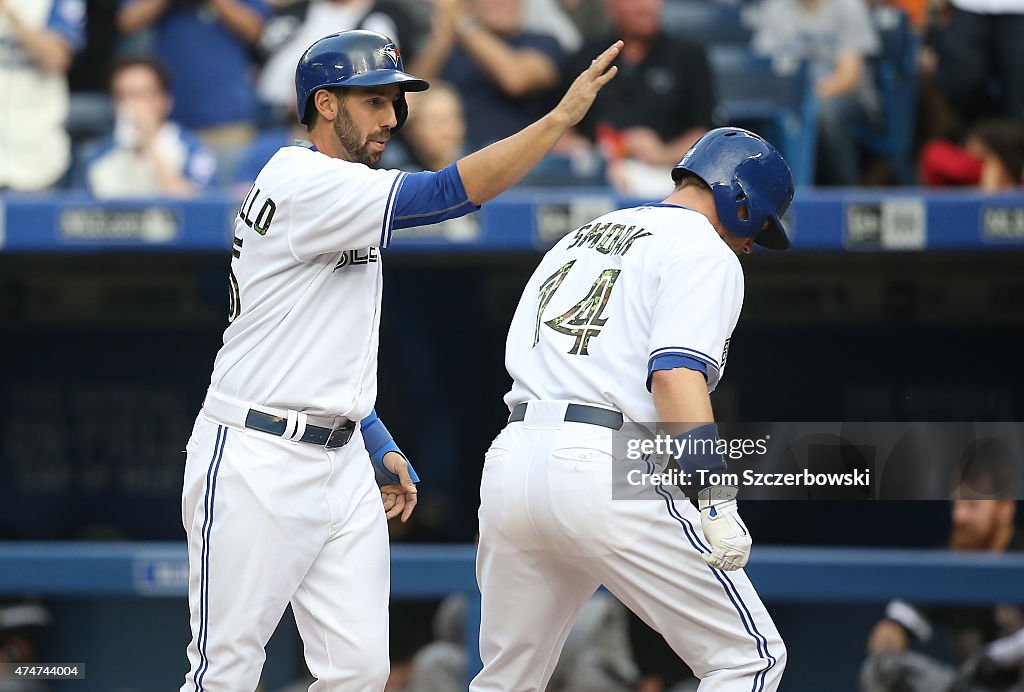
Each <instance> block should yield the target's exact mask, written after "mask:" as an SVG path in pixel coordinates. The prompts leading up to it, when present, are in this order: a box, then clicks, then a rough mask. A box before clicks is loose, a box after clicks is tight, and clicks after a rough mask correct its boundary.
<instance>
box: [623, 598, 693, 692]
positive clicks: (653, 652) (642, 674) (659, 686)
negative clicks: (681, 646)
mask: <svg viewBox="0 0 1024 692" xmlns="http://www.w3.org/2000/svg"><path fill="white" fill-rule="evenodd" d="M629 644H630V646H631V647H632V649H633V655H634V657H635V658H636V665H637V669H638V675H639V681H638V682H637V685H636V688H635V689H636V692H665V691H666V690H671V691H672V692H682V691H683V690H687V691H690V690H696V689H697V686H698V685H699V684H700V681H699V680H698V679H697V678H696V677H695V676H694V674H693V671H691V670H690V668H689V667H688V666H687V665H686V664H685V663H684V662H683V661H682V659H680V658H679V656H678V655H676V652H674V651H673V650H672V647H670V646H669V645H668V643H667V642H666V641H665V638H664V637H662V636H661V634H659V633H658V632H657V631H656V630H653V629H651V628H650V627H649V626H648V625H647V623H645V622H644V621H643V620H641V619H640V617H639V616H638V615H636V614H635V613H633V612H630V613H629Z"/></svg>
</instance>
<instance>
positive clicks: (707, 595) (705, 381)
mask: <svg viewBox="0 0 1024 692" xmlns="http://www.w3.org/2000/svg"><path fill="white" fill-rule="evenodd" d="M672 179H673V180H674V181H675V183H676V188H675V191H674V192H673V193H672V194H671V195H669V197H668V198H667V199H665V200H664V201H663V202H662V203H660V204H648V205H644V206H641V207H635V208H631V209H622V210H619V211H613V212H611V213H609V214H606V215H605V216H602V217H600V218H598V219H595V220H594V221H592V222H591V223H588V224H586V225H585V226H583V227H581V228H578V229H576V230H575V231H573V232H570V233H569V234H568V235H566V236H565V237H564V238H562V240H561V241H559V242H558V243H557V244H556V245H555V246H554V247H553V248H552V249H551V250H550V251H549V252H548V253H547V254H546V255H545V256H544V258H543V259H542V260H541V263H540V266H538V268H537V270H536V271H535V272H534V274H533V277H532V278H531V279H530V280H529V282H528V283H527V285H526V289H525V291H524V293H523V296H522V299H521V300H520V302H519V306H518V308H517V309H516V312H515V316H514V318H513V320H512V325H511V327H510V329H509V334H508V342H507V346H506V356H505V362H506V366H507V368H508V372H509V374H510V375H511V376H512V379H513V384H512V389H511V391H509V393H508V394H507V395H506V396H505V403H506V404H508V407H509V410H510V412H511V415H510V417H509V423H508V425H507V426H506V427H505V429H504V430H503V431H502V432H501V433H500V434H499V435H498V437H497V438H496V439H495V440H494V442H493V443H492V445H491V447H490V449H489V451H488V452H487V456H486V461H485V464H484V470H483V478H482V481H481V488H480V546H479V551H478V554H477V578H478V581H479V583H480V590H481V593H482V598H483V600H482V612H481V615H482V620H481V632H480V653H481V656H482V658H483V663H484V668H483V670H482V671H481V672H480V674H479V675H478V676H477V677H476V679H475V680H474V681H473V683H472V685H471V687H470V689H471V690H473V691H474V692H509V691H511V690H515V691H516V692H526V691H527V690H544V689H545V687H546V685H547V682H548V679H549V678H550V676H551V672H552V669H553V668H554V666H555V663H556V662H557V660H558V655H559V652H560V651H561V648H562V645H563V644H564V642H565V639H566V636H567V635H568V634H569V631H570V629H571V628H572V624H573V622H574V620H575V619H576V616H577V614H578V613H579V611H580V608H581V606H582V605H583V603H584V602H585V601H586V600H587V599H588V598H590V596H591V594H593V593H594V591H595V590H596V589H597V588H598V587H599V586H601V585H604V586H605V587H607V588H608V590H609V591H611V592H612V593H613V594H614V595H615V596H616V597H617V598H618V599H619V600H620V601H622V603H624V604H625V605H626V606H627V607H629V608H630V609H631V610H633V612H635V613H636V614H637V615H638V616H640V617H641V618H642V619H643V620H644V621H645V622H647V623H648V624H649V625H650V626H651V627H653V628H654V629H656V630H658V631H659V632H660V633H661V634H662V635H663V636H664V637H665V639H666V640H667V642H668V643H669V645H671V646H672V648H673V650H674V651H675V652H676V653H677V654H678V655H679V656H680V657H681V658H682V659H683V660H685V661H686V663H687V664H688V665H689V666H690V668H691V669H692V670H693V671H694V673H695V674H696V675H697V676H698V677H699V678H701V684H700V690H701V691H702V692H712V691H715V692H741V691H742V692H761V691H763V690H775V689H777V688H778V686H779V681H780V678H781V676H782V670H783V668H784V666H785V661H786V650H785V647H784V645H783V643H782V639H781V638H780V636H779V633H778V631H777V630H776V628H775V625H774V624H773V623H772V620H771V618H770V617H769V615H768V612H767V611H766V610H765V608H764V606H763V605H762V603H761V601H760V600H759V599H758V597H757V594H756V593H755V591H754V589H753V587H752V586H751V584H750V581H749V580H748V579H747V577H746V575H745V574H744V573H743V572H742V571H740V570H741V568H742V567H743V566H744V565H745V564H746V562H747V557H748V555H749V553H750V546H751V540H750V534H749V532H748V531H747V528H746V526H745V525H744V524H743V521H742V520H741V519H740V515H739V513H738V510H737V505H736V488H729V487H721V486H717V487H704V488H700V489H699V494H698V495H697V502H698V505H699V510H698V508H695V507H694V506H693V505H692V504H691V503H690V502H688V501H686V499H685V497H683V496H682V495H681V494H680V493H674V492H669V491H668V490H666V489H665V488H662V487H657V486H656V489H655V490H649V491H645V492H646V493H648V494H647V495H644V494H643V493H641V494H640V495H639V496H636V495H632V496H630V497H640V498H643V497H647V498H648V499H649V500H652V501H646V502H644V501H630V500H629V499H619V500H615V501H613V494H612V487H613V482H616V483H617V485H616V487H617V488H622V487H623V485H624V481H625V479H626V478H629V477H633V475H632V474H629V473H628V471H629V470H639V471H641V472H644V471H645V472H646V473H648V474H650V473H652V472H653V471H655V467H654V465H653V464H652V463H651V462H650V461H648V460H646V459H642V460H638V461H636V462H635V465H636V466H638V467H639V468H638V469H630V468H629V466H628V465H625V464H624V462H623V461H622V455H621V450H624V449H625V446H626V445H625V444H624V442H625V439H624V438H625V437H626V435H627V432H626V428H625V427H624V426H626V425H631V426H634V427H636V426H646V427H648V428H651V427H657V426H658V425H660V426H661V427H663V429H664V430H665V431H666V432H668V433H670V434H672V435H675V436H677V439H678V438H679V437H682V438H684V439H683V440H680V441H681V442H683V441H689V442H702V444H700V445H697V444H689V445H687V449H686V450H685V451H684V453H683V454H681V455H680V456H679V457H678V458H676V460H675V461H676V462H677V463H678V465H679V466H680V467H681V469H682V471H684V472H686V473H689V474H690V478H692V479H697V478H699V477H700V474H699V473H698V471H699V470H705V471H722V470H724V468H725V462H724V460H723V459H722V457H721V455H716V454H714V453H701V452H706V451H707V450H711V452H713V450H714V449H715V447H716V446H717V442H718V439H719V438H718V432H717V428H716V426H715V424H714V416H713V414H712V410H711V400H710V397H709V394H710V393H711V392H712V391H713V390H714V389H715V386H716V385H717V384H718V382H719V381H720V380H721V378H722V375H723V373H724V370H725V360H726V352H727V348H728V343H729V337H730V335H731V334H732V331H733V328H734V327H735V326H736V321H737V320H738V319H739V314H740V307H741V305H742V302H743V271H742V269H741V267H740V262H739V259H738V256H739V255H740V254H743V253H749V252H750V251H751V248H752V246H753V244H754V243H758V244H760V245H763V246H766V247H769V248H774V249H786V248H788V247H789V240H788V239H787V237H786V234H785V231H784V229H783V226H782V222H781V220H780V217H781V216H782V214H784V213H785V211H786V209H787V208H788V207H789V204H790V202H791V200H792V199H793V177H792V175H791V174H790V171H789V167H788V166H787V165H786V162H785V161H784V160H783V159H782V157H781V156H780V155H779V153H778V152H777V151H776V150H775V149H774V148H773V147H772V146H771V145H770V144H769V143H768V142H766V141H765V140H763V139H762V138H761V137H759V136H757V135H755V134H753V133H751V132H748V131H746V130H742V129H738V128H720V129H717V130H713V131H711V132H709V133H708V134H706V135H704V136H703V137H702V138H701V139H700V140H699V141H698V142H697V143H696V144H695V145H694V146H693V148H692V149H690V151H689V152H688V153H687V154H686V155H685V156H684V157H683V159H682V160H681V161H680V162H679V163H678V164H676V166H675V167H674V168H673V170H672ZM634 439H635V438H634ZM704 443H710V444H704ZM614 450H620V456H619V457H618V458H615V459H614V460H615V464H614V465H613V458H614ZM636 477H637V478H639V477H640V474H636ZM673 490H674V489H673Z"/></svg>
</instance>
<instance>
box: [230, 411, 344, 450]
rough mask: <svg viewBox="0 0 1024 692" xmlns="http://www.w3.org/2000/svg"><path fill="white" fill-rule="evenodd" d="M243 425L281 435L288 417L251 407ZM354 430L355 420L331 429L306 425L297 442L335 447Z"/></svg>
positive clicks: (341, 445)
mask: <svg viewBox="0 0 1024 692" xmlns="http://www.w3.org/2000/svg"><path fill="white" fill-rule="evenodd" d="M245 427H247V428H252V429H253V430H259V431H261V432H265V433H270V434H271V435H277V436H278V437H281V436H283V435H284V434H285V432H287V430H288V419H287V418H282V417H281V416H274V415H271V414H269V413H263V411H257V410H256V409H254V408H251V409H249V413H248V414H246V416H245ZM355 431H356V424H355V421H345V424H344V425H340V426H338V427H337V428H333V429H332V428H324V427H321V426H319V425H307V426H306V430H305V432H303V433H302V437H300V438H299V442H308V443H309V444H313V445H319V446H321V447H324V448H326V449H337V448H338V447H344V446H345V445H346V444H348V441H349V440H351V439H352V433H354V432H355Z"/></svg>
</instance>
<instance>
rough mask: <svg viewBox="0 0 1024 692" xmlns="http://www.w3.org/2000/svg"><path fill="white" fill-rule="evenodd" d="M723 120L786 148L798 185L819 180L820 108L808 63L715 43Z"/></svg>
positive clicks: (711, 57)
mask: <svg viewBox="0 0 1024 692" xmlns="http://www.w3.org/2000/svg"><path fill="white" fill-rule="evenodd" d="M708 59H709V60H710V62H711V69H712V72H713V73H714V78H715V89H716V91H717V94H718V113H717V116H718V120H719V122H720V123H721V124H729V125H738V126H741V127H747V128H749V129H751V130H754V131H755V132H757V133H759V134H761V135H763V136H764V137H765V138H766V139H768V140H769V141H770V142H772V143H773V144H775V146H776V147H778V149H779V150H780V151H781V152H782V154H783V155H784V156H785V157H786V160H787V161H788V162H789V166H790V168H791V169H792V171H793V177H794V179H795V180H796V183H797V185H810V184H813V183H814V162H815V156H816V151H817V144H818V107H817V101H816V99H815V98H814V90H813V85H812V83H811V75H810V70H809V68H808V66H807V64H806V63H802V62H794V63H784V62H782V61H776V60H773V59H771V58H768V57H764V56H761V55H757V54H756V53H754V52H753V51H751V50H750V49H749V48H748V47H746V46H735V45H731V46H711V47H709V50H708Z"/></svg>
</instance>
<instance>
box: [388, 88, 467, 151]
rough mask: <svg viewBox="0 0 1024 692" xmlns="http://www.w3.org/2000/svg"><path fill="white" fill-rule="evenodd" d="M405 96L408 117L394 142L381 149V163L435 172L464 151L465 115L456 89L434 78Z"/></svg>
mask: <svg viewBox="0 0 1024 692" xmlns="http://www.w3.org/2000/svg"><path fill="white" fill-rule="evenodd" d="M407 98H408V99H409V119H408V120H407V121H406V123H405V125H403V126H402V130H401V131H400V132H399V133H398V141H396V142H394V143H393V144H392V146H390V147H388V148H387V149H386V150H385V152H384V153H385V157H386V158H385V160H384V161H383V162H382V165H383V166H385V167H387V168H400V169H402V170H406V171H439V170H441V169H442V168H444V167H445V166H447V165H448V164H450V163H451V162H452V161H457V160H458V159H459V158H461V157H462V155H463V154H464V153H465V151H466V117H465V113H463V110H462V99H461V98H459V92H458V91H456V90H455V88H454V87H453V86H452V85H450V84H447V83H445V82H442V81H435V82H433V83H431V85H430V89H429V90H428V91H421V92H418V93H415V94H409V95H408V97H407ZM395 145H398V146H395ZM388 152H391V153H390V154H389V153H388Z"/></svg>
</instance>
